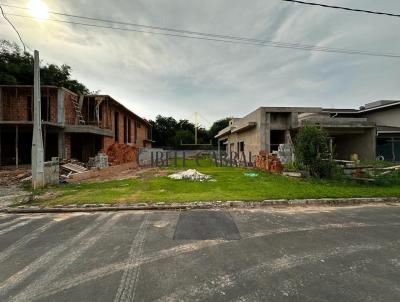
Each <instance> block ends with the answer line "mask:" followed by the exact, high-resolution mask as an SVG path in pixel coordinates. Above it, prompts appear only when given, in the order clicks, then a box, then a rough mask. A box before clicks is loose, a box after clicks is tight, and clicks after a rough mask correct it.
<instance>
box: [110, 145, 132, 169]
mask: <svg viewBox="0 0 400 302" xmlns="http://www.w3.org/2000/svg"><path fill="white" fill-rule="evenodd" d="M136 153H137V148H135V147H132V146H128V145H124V144H117V143H116V144H113V145H111V146H110V147H109V148H108V149H107V151H106V155H107V156H108V163H109V164H110V165H111V166H115V165H121V164H124V163H129V162H135V161H136Z"/></svg>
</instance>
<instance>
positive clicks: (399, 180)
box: [375, 170, 400, 186]
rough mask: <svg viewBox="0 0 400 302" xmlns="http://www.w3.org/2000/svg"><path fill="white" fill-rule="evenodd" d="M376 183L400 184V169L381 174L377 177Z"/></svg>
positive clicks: (385, 184)
mask: <svg viewBox="0 0 400 302" xmlns="http://www.w3.org/2000/svg"><path fill="white" fill-rule="evenodd" d="M375 184H376V185H380V186H389V185H400V171H399V170H397V171H393V172H391V173H389V174H386V175H380V176H378V177H377V178H376V179H375Z"/></svg>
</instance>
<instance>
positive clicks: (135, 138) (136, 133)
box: [134, 121, 139, 144]
mask: <svg viewBox="0 0 400 302" xmlns="http://www.w3.org/2000/svg"><path fill="white" fill-rule="evenodd" d="M138 128H139V127H138V122H137V121H135V129H134V131H135V133H134V134H135V137H134V142H135V144H137V141H138V139H137V135H138V131H137V129H138Z"/></svg>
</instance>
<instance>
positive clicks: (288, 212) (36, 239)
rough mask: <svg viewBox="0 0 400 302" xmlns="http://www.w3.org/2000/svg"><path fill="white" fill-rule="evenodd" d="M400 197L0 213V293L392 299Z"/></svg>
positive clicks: (399, 264) (60, 297)
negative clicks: (349, 202) (339, 203)
mask: <svg viewBox="0 0 400 302" xmlns="http://www.w3.org/2000/svg"><path fill="white" fill-rule="evenodd" d="M399 218H400V206H389V205H374V206H373V205H368V206H357V207H355V206H353V207H342V208H336V207H307V208H300V207H297V208H286V209H231V210H228V209H221V210H194V211H184V212H178V211H133V212H123V211H121V212H112V213H109V212H103V213H68V214H24V215H14V214H7V215H6V214H0V267H1V269H0V301H198V300H206V301H232V300H233V301H266V300H268V301H288V300H290V301H340V300H341V301H363V302H364V301H399V300H400V287H399V282H398V281H399V280H400V256H399V253H398V251H399V248H400V237H399V231H400V219H399Z"/></svg>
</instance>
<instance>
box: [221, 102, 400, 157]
mask: <svg viewBox="0 0 400 302" xmlns="http://www.w3.org/2000/svg"><path fill="white" fill-rule="evenodd" d="M305 124H315V125H319V126H321V127H322V128H324V129H325V130H326V131H327V132H328V134H329V136H330V138H331V144H332V150H333V156H334V157H335V158H337V159H350V156H351V154H358V156H359V158H360V159H365V160H372V159H375V158H376V157H377V156H381V157H383V158H384V159H385V160H399V159H400V102H399V101H378V102H374V103H370V104H366V105H365V106H363V107H360V109H357V110H356V109H323V108H319V107H260V108H258V109H257V110H255V111H253V112H251V113H250V114H248V115H246V116H245V117H243V118H234V119H232V120H231V121H230V123H229V126H228V127H227V128H225V129H223V130H222V131H220V132H219V133H218V134H217V136H216V138H218V141H219V146H220V148H221V145H222V146H223V147H222V148H223V150H225V151H226V152H228V153H229V152H242V151H244V152H245V153H246V154H247V153H248V152H251V153H252V154H253V155H254V154H257V153H258V152H259V151H261V150H266V151H267V152H272V151H275V150H277V149H278V146H279V145H280V144H284V143H291V142H292V141H293V139H294V138H295V136H296V134H297V132H298V130H299V128H301V127H302V126H303V125H305Z"/></svg>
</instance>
